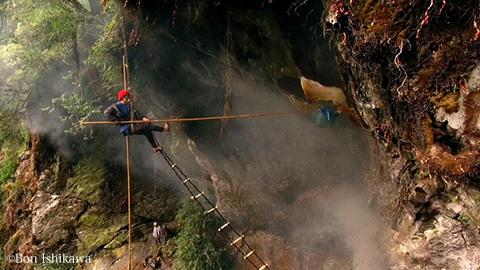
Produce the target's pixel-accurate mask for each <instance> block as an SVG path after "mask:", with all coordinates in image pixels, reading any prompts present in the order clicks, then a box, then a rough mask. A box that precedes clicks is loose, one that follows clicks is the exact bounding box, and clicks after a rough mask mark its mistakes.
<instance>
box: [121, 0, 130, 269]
mask: <svg viewBox="0 0 480 270" xmlns="http://www.w3.org/2000/svg"><path fill="white" fill-rule="evenodd" d="M126 4H127V1H125V6H126ZM122 15H123V16H122V23H123V31H122V32H123V59H122V60H123V61H122V62H123V63H122V67H123V89H125V90H128V79H129V78H128V76H129V74H128V49H127V37H126V33H125V30H126V24H125V11H123V14H122ZM130 120H133V105H132V103H130ZM130 128H131V129H132V131H133V124H130ZM125 151H126V159H127V160H126V162H127V203H128V270H131V269H132V191H131V178H130V140H129V137H128V136H125Z"/></svg>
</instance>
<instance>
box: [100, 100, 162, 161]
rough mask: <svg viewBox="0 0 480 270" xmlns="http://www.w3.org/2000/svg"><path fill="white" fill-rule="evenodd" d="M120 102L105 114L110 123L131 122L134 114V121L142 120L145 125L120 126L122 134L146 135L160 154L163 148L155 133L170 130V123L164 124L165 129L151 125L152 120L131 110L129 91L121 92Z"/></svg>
mask: <svg viewBox="0 0 480 270" xmlns="http://www.w3.org/2000/svg"><path fill="white" fill-rule="evenodd" d="M117 98H118V101H117V102H115V103H114V104H112V105H110V106H109V107H108V108H107V109H106V110H105V112H104V113H105V114H106V115H107V118H108V120H109V121H114V122H120V121H129V120H130V114H131V113H132V114H133V120H142V121H144V123H135V124H120V134H122V135H123V136H129V135H144V136H145V137H147V140H148V142H149V143H150V145H151V146H152V148H153V151H154V152H160V151H161V150H162V147H161V146H160V145H158V143H157V140H156V138H155V135H154V134H153V132H155V131H156V132H164V131H169V130H170V125H169V123H168V122H165V123H164V124H163V127H161V126H156V125H152V124H150V119H148V118H147V117H144V116H143V115H141V114H140V113H139V112H138V111H136V110H133V111H132V109H131V107H132V106H131V96H130V93H129V92H128V91H127V90H120V91H119V92H118V95H117Z"/></svg>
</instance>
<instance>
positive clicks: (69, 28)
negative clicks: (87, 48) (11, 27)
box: [0, 0, 82, 83]
mask: <svg viewBox="0 0 480 270" xmlns="http://www.w3.org/2000/svg"><path fill="white" fill-rule="evenodd" d="M5 12H6V14H7V15H9V19H10V20H11V21H12V22H13V23H15V25H16V29H15V32H14V33H13V35H12V37H11V38H10V39H9V40H8V42H7V43H6V44H4V45H2V46H0V55H2V58H3V59H5V62H6V64H7V65H10V66H13V67H15V74H14V75H13V76H11V77H10V78H9V81H10V82H12V83H14V82H19V81H24V82H33V81H35V80H36V79H38V78H39V77H40V76H41V74H42V72H43V71H44V70H45V69H46V68H47V67H48V65H49V64H50V63H51V62H52V61H54V60H57V61H61V60H64V59H65V58H67V54H69V53H70V51H71V49H72V43H73V38H74V37H75V35H76V33H77V27H78V25H79V24H80V22H81V21H82V14H80V12H78V11H77V10H75V9H74V8H73V7H72V6H70V5H68V4H67V3H66V2H65V1H60V0H50V1H42V0H8V1H6V8H5Z"/></svg>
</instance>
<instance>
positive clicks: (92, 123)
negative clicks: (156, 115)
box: [80, 112, 295, 125]
mask: <svg viewBox="0 0 480 270" xmlns="http://www.w3.org/2000/svg"><path fill="white" fill-rule="evenodd" d="M291 114H295V112H267V113H249V114H239V115H226V116H208V117H193V118H170V119H155V120H150V121H143V120H130V121H82V122H80V124H81V125H106V124H138V123H164V122H193V121H211V120H223V119H239V118H257V117H272V116H285V115H291Z"/></svg>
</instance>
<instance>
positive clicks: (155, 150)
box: [153, 146, 163, 153]
mask: <svg viewBox="0 0 480 270" xmlns="http://www.w3.org/2000/svg"><path fill="white" fill-rule="evenodd" d="M162 150H163V148H162V147H161V146H157V147H155V148H153V152H155V153H158V152H160V151H162Z"/></svg>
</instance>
